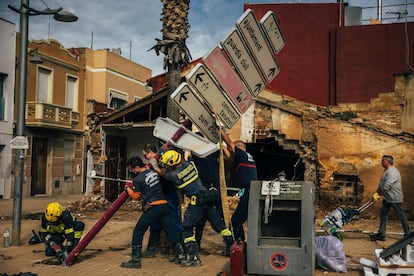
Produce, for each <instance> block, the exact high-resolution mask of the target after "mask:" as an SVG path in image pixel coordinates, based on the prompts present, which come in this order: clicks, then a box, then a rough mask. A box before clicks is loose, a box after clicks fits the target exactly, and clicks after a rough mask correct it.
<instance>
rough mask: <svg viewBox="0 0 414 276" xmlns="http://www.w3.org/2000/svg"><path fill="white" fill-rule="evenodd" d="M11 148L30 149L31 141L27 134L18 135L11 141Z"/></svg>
mask: <svg viewBox="0 0 414 276" xmlns="http://www.w3.org/2000/svg"><path fill="white" fill-rule="evenodd" d="M10 148H11V149H28V148H29V141H28V140H27V137H26V136H16V137H14V138H13V139H12V140H11V141H10Z"/></svg>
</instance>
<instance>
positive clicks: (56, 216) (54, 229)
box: [40, 202, 85, 262]
mask: <svg viewBox="0 0 414 276" xmlns="http://www.w3.org/2000/svg"><path fill="white" fill-rule="evenodd" d="M41 221H42V229H41V230H40V233H42V235H43V239H44V241H45V255H46V256H57V257H58V259H59V260H61V261H62V262H63V261H64V260H65V259H66V256H67V255H68V254H69V253H70V252H71V251H72V250H73V249H74V248H75V246H76V245H77V244H78V242H79V240H80V238H81V236H82V231H83V229H84V228H85V224H84V223H83V222H82V221H78V220H76V216H75V215H74V214H72V213H71V212H70V211H68V210H65V209H64V208H63V207H62V205H60V204H59V203H57V202H52V203H49V204H48V205H47V207H46V209H45V212H44V213H43V214H42V218H41ZM65 240H66V246H65V247H63V243H64V241H65Z"/></svg>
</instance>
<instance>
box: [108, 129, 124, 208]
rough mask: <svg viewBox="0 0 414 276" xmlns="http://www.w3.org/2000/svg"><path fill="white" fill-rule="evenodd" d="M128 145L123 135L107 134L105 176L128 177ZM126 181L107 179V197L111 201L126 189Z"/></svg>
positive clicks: (114, 177)
mask: <svg viewBox="0 0 414 276" xmlns="http://www.w3.org/2000/svg"><path fill="white" fill-rule="evenodd" d="M126 147H127V139H126V138H125V137H121V136H112V135H107V137H106V149H105V150H106V154H107V158H108V159H107V161H106V166H105V176H106V177H108V178H113V179H125V177H126V167H125V164H126V156H127V154H126ZM124 184H125V183H124V182H120V181H112V180H105V198H106V199H107V200H109V201H111V202H113V201H115V200H116V199H117V198H118V195H119V194H120V193H121V192H122V191H123V190H124Z"/></svg>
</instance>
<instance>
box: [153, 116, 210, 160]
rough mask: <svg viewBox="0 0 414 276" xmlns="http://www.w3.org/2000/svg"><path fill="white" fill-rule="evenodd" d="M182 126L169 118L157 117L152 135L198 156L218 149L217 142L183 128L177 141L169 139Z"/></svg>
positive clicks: (203, 155)
mask: <svg viewBox="0 0 414 276" xmlns="http://www.w3.org/2000/svg"><path fill="white" fill-rule="evenodd" d="M180 127H182V125H180V124H177V123H176V122H174V121H173V120H171V119H170V118H161V117H158V118H157V120H156V122H155V127H154V132H153V134H154V136H155V137H157V138H159V139H162V140H164V141H170V142H171V143H172V144H173V145H174V146H175V147H177V148H180V149H183V150H188V151H191V152H192V153H193V154H195V155H197V156H198V157H201V158H203V157H207V156H208V155H210V154H212V153H213V152H216V151H217V150H218V147H217V144H215V143H213V142H211V141H209V140H207V139H206V138H204V137H201V136H200V135H197V134H195V133H193V132H191V130H189V129H186V128H184V130H185V133H184V134H183V135H182V136H181V137H180V139H178V140H177V141H175V142H174V141H171V140H170V139H171V137H172V136H173V135H174V134H175V133H176V131H177V130H178V129H179V128H180Z"/></svg>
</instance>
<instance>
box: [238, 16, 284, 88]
mask: <svg viewBox="0 0 414 276" xmlns="http://www.w3.org/2000/svg"><path fill="white" fill-rule="evenodd" d="M236 26H237V29H238V30H239V31H240V34H241V35H242V37H243V40H244V41H245V42H246V44H247V46H248V48H249V50H250V52H251V53H252V55H253V57H254V59H255V60H256V62H257V65H258V66H259V68H260V70H261V72H262V74H263V77H264V78H265V80H266V82H267V83H269V82H271V81H272V80H273V79H274V78H275V77H276V75H277V74H278V73H279V65H278V64H277V61H276V59H275V58H274V56H273V54H272V51H271V49H270V48H269V46H268V45H267V42H266V38H265V37H264V35H263V33H262V31H261V28H260V25H259V23H258V22H257V20H256V17H255V16H254V13H253V10H251V9H247V10H246V11H245V12H244V13H243V15H242V16H241V17H240V18H239V20H237V23H236Z"/></svg>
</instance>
